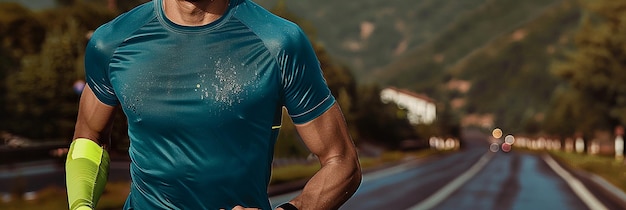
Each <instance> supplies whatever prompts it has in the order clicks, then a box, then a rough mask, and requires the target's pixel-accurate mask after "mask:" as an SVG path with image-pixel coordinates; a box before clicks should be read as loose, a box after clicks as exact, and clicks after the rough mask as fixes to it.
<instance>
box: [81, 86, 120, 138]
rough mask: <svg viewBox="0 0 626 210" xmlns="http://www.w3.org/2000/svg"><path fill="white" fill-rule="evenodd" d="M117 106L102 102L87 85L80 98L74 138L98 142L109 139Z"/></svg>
mask: <svg viewBox="0 0 626 210" xmlns="http://www.w3.org/2000/svg"><path fill="white" fill-rule="evenodd" d="M114 114H115V107H114V106H110V105H106V104H104V103H102V102H101V101H100V100H99V99H98V98H97V97H96V95H95V94H94V92H93V90H92V89H91V88H90V87H89V85H87V86H85V89H84V90H83V93H82V95H81V98H80V103H79V107H78V117H77V119H76V127H75V130H74V138H73V139H76V138H88V139H91V140H93V141H96V142H98V143H105V142H102V141H103V140H105V139H108V138H109V137H108V133H109V129H110V127H111V124H112V122H113V116H114Z"/></svg>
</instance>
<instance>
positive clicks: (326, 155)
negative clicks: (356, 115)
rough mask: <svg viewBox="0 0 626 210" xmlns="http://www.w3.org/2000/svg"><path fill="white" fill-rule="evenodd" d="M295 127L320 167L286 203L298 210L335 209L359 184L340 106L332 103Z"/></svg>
mask: <svg viewBox="0 0 626 210" xmlns="http://www.w3.org/2000/svg"><path fill="white" fill-rule="evenodd" d="M296 129H297V130H298V133H299V134H300V136H301V137H302V139H303V141H304V143H305V144H306V146H307V147H308V148H309V149H310V150H311V152H313V154H315V155H317V157H318V158H319V161H320V163H321V166H322V167H321V169H320V170H319V171H318V172H317V173H316V174H315V175H314V176H313V177H312V178H311V179H310V180H309V182H308V183H307V184H306V186H305V187H304V189H303V191H302V193H301V194H300V195H298V196H297V197H296V198H294V199H293V200H292V201H290V203H292V204H294V205H295V206H296V207H298V208H299V209H338V208H339V207H340V206H341V205H342V204H343V203H344V202H346V201H347V200H348V199H349V198H350V197H351V196H352V195H353V194H354V192H355V191H356V190H357V188H358V187H359V185H360V183H361V168H360V166H359V160H358V157H357V153H356V149H355V146H354V143H353V142H352V139H351V138H350V135H349V134H348V129H347V127H346V123H345V119H344V117H343V114H342V112H341V109H340V108H339V106H338V105H337V104H334V105H333V106H332V107H331V108H330V109H329V110H328V111H326V112H325V113H324V114H322V115H321V116H319V117H318V118H316V119H314V120H312V121H310V122H308V123H304V124H301V125H296Z"/></svg>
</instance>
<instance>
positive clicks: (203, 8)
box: [163, 0, 228, 26]
mask: <svg viewBox="0 0 626 210" xmlns="http://www.w3.org/2000/svg"><path fill="white" fill-rule="evenodd" d="M227 8H228V0H163V11H165V15H166V16H167V18H168V19H170V20H171V21H172V22H174V23H176V24H179V25H183V26H202V25H207V24H209V23H212V22H213V21H215V20H217V19H219V18H220V17H221V16H222V15H223V14H224V12H226V9H227Z"/></svg>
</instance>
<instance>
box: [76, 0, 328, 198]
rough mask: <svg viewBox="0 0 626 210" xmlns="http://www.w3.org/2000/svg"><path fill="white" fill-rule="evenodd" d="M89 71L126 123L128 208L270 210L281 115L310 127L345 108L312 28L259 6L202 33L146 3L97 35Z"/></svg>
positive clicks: (243, 4) (234, 6)
mask: <svg viewBox="0 0 626 210" xmlns="http://www.w3.org/2000/svg"><path fill="white" fill-rule="evenodd" d="M85 67H86V74H87V82H88V84H89V86H90V87H91V88H92V89H93V91H94V93H95V94H96V96H97V97H98V99H99V100H100V101H101V102H103V103H105V104H108V105H111V106H117V105H119V106H121V107H122V109H123V111H124V113H125V115H126V117H127V119H128V134H129V137H130V148H129V154H130V157H131V160H132V162H131V167H130V173H131V178H132V184H131V192H130V195H129V197H128V200H127V202H126V206H125V209H133V208H134V209H220V208H224V209H231V208H232V207H234V206H235V205H242V206H244V207H256V208H262V209H270V208H271V207H270V204H269V201H268V196H267V185H268V182H269V178H270V170H271V162H272V157H273V148H274V143H275V141H276V138H277V135H278V127H279V125H280V120H281V113H282V112H281V109H282V107H283V106H284V107H286V108H287V110H288V113H289V115H290V116H291V118H292V119H293V121H294V122H295V123H296V124H301V123H305V122H308V121H310V120H313V119H315V118H316V117H318V116H319V115H321V114H322V113H324V112H325V111H326V110H328V109H329V108H330V107H331V106H332V105H333V104H334V103H335V99H334V97H333V96H332V95H331V93H330V91H329V89H328V87H327V85H326V82H325V80H324V78H323V76H322V72H321V69H320V65H319V61H318V60H317V58H316V55H315V53H314V51H313V49H312V47H311V45H310V43H309V40H308V39H307V37H306V36H305V35H304V33H303V32H302V30H301V29H300V28H299V27H298V26H297V25H295V24H293V23H291V22H289V21H286V20H284V19H282V18H279V17H277V16H275V15H273V14H271V13H270V12H268V11H267V10H265V9H263V8H262V7H260V6H259V5H257V4H255V3H254V2H252V1H250V0H230V2H229V7H228V9H227V11H226V13H225V14H224V15H223V16H222V17H221V18H220V19H218V20H217V21H215V22H213V23H211V24H208V25H204V26H198V27H189V26H181V25H177V24H175V23H173V22H171V21H170V20H168V19H167V17H165V15H164V12H163V9H162V2H161V0H154V1H152V2H148V3H145V4H143V5H140V6H138V7H137V8H135V9H133V10H131V11H129V12H127V13H125V14H122V15H120V16H119V17H117V18H116V19H114V20H112V21H111V22H109V23H106V24H104V25H102V26H101V27H99V28H98V29H97V30H96V31H95V32H94V34H93V36H92V37H91V40H90V41H89V43H88V46H87V49H86V56H85Z"/></svg>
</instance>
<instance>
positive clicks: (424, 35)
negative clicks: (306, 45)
mask: <svg viewBox="0 0 626 210" xmlns="http://www.w3.org/2000/svg"><path fill="white" fill-rule="evenodd" d="M255 1H256V2H258V3H259V4H261V5H262V6H264V7H266V8H272V7H274V5H276V2H277V0H255ZM488 1H489V0H463V1H458V0H388V1H381V0H361V1H332V0H318V1H302V0H300V1H286V2H285V3H286V5H287V7H288V9H289V10H290V11H291V12H293V13H295V14H297V15H299V16H300V17H301V18H303V19H305V20H308V21H310V22H311V23H312V25H313V26H314V27H315V29H316V31H317V33H316V35H317V38H318V39H317V41H319V42H321V43H322V44H323V45H324V46H325V48H326V49H327V50H328V52H329V53H330V54H331V55H332V56H333V58H336V59H338V60H340V61H342V62H344V63H345V64H346V65H348V66H349V67H351V69H352V70H353V72H354V74H355V76H356V77H357V79H359V80H363V79H365V78H367V77H368V76H367V75H368V74H369V72H370V71H372V70H373V69H376V68H381V67H383V66H385V65H387V64H389V63H390V62H391V61H392V60H394V59H397V58H399V57H400V56H402V55H403V54H405V53H406V52H407V51H408V49H412V48H415V47H417V46H420V45H422V44H424V43H426V42H428V41H430V40H433V39H435V38H436V37H437V35H438V34H440V33H441V31H443V30H444V29H446V28H448V27H449V25H450V24H452V23H454V22H455V20H458V19H460V18H462V17H463V16H464V14H465V13H467V12H470V11H473V10H475V9H476V8H479V7H481V5H483V4H485V3H486V2H488Z"/></svg>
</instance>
